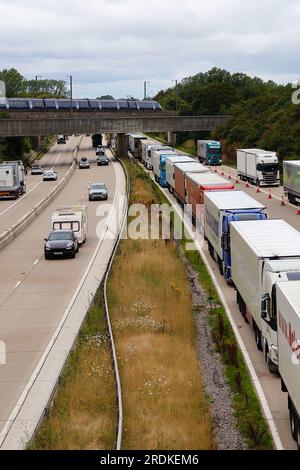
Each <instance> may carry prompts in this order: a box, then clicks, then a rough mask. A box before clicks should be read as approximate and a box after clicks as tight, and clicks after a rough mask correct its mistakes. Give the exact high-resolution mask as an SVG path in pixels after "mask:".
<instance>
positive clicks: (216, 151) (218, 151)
mask: <svg viewBox="0 0 300 470" xmlns="http://www.w3.org/2000/svg"><path fill="white" fill-rule="evenodd" d="M208 151H209V153H212V154H218V153H220V152H221V149H220V147H215V148H212V147H210V148H209V149H208Z"/></svg>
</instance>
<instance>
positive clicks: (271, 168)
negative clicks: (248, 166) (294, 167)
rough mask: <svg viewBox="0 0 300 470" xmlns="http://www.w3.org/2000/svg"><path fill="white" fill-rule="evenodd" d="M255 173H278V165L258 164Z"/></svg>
mask: <svg viewBox="0 0 300 470" xmlns="http://www.w3.org/2000/svg"><path fill="white" fill-rule="evenodd" d="M256 169H257V171H278V170H279V165H278V163H258V164H257V167H256Z"/></svg>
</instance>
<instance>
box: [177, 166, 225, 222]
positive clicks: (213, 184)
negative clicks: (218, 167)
mask: <svg viewBox="0 0 300 470" xmlns="http://www.w3.org/2000/svg"><path fill="white" fill-rule="evenodd" d="M232 189H234V184H233V183H231V182H229V181H227V180H226V179H225V178H222V176H219V175H217V174H216V173H211V172H209V173H196V174H193V173H188V174H187V175H186V203H187V204H189V205H190V206H191V215H192V219H193V222H194V223H195V221H196V220H197V219H199V210H198V214H197V206H199V205H200V204H202V205H203V204H204V193H205V192H206V191H229V190H232ZM198 209H199V208H198ZM197 215H198V217H197ZM199 222H201V223H202V222H203V221H202V218H200V220H199Z"/></svg>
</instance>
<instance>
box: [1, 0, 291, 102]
mask: <svg viewBox="0 0 300 470" xmlns="http://www.w3.org/2000/svg"><path fill="white" fill-rule="evenodd" d="M299 39H300V1H299V0H251V1H250V0H85V1H83V0H59V1H57V0H50V1H47V2H46V1H44V0H0V69H3V68H10V67H15V68H17V69H18V70H19V71H20V72H21V73H22V74H24V75H25V76H26V77H27V78H33V77H34V76H35V75H41V76H42V77H45V78H60V79H64V80H65V79H66V75H68V74H72V75H73V81H74V96H75V97H90V98H93V97H96V96H98V95H104V94H112V95H113V96H114V97H116V98H117V97H125V96H127V95H133V96H135V97H137V98H142V95H143V81H144V80H149V81H150V82H151V83H150V84H149V85H148V90H149V94H150V95H153V94H155V93H156V92H157V91H158V90H160V89H162V88H167V87H169V86H170V85H171V84H172V79H178V80H181V79H182V78H184V77H186V76H189V75H192V74H195V73H198V72H202V71H207V70H209V69H210V68H211V67H214V66H217V67H221V68H225V69H227V70H229V71H232V72H236V71H239V72H244V73H248V74H250V75H258V76H260V77H262V78H265V79H269V78H270V79H273V80H275V81H279V82H287V81H295V80H297V79H300V61H299V53H298V50H297V47H298V43H299Z"/></svg>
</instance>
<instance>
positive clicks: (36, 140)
mask: <svg viewBox="0 0 300 470" xmlns="http://www.w3.org/2000/svg"><path fill="white" fill-rule="evenodd" d="M32 141H33V146H34V150H36V151H39V150H41V147H42V136H40V135H36V136H34V137H32Z"/></svg>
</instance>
